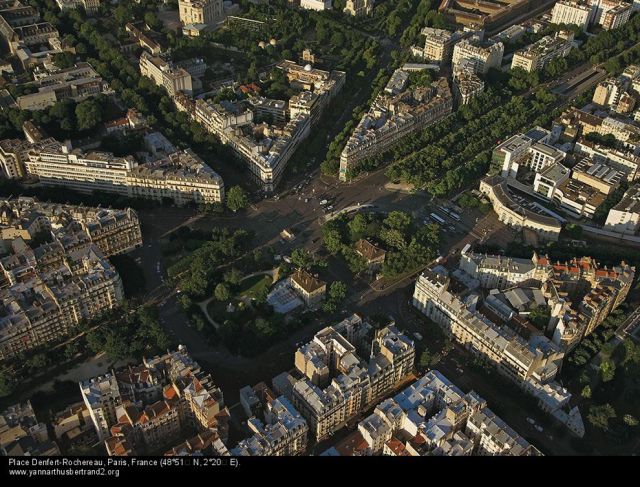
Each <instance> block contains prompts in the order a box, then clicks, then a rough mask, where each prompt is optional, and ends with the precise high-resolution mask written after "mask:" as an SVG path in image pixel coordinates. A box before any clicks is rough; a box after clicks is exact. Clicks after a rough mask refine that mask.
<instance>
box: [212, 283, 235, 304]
mask: <svg viewBox="0 0 640 487" xmlns="http://www.w3.org/2000/svg"><path fill="white" fill-rule="evenodd" d="M213 294H214V296H215V298H216V299H217V300H218V301H228V300H229V298H230V297H231V292H230V291H229V288H228V287H227V285H226V284H224V283H222V282H221V283H220V284H218V285H217V286H216V288H215V290H214V292H213Z"/></svg>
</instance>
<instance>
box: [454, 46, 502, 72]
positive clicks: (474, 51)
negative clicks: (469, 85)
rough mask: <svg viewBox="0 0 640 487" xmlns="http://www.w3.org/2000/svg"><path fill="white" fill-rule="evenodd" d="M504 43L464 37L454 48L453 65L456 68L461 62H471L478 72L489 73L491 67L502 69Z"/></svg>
mask: <svg viewBox="0 0 640 487" xmlns="http://www.w3.org/2000/svg"><path fill="white" fill-rule="evenodd" d="M503 55H504V44H503V43H502V42H496V43H494V44H482V43H480V42H479V41H478V40H475V39H464V40H462V41H460V42H458V43H457V44H456V45H455V47H454V48H453V58H452V61H451V63H452V65H453V68H454V69H455V68H456V66H458V65H459V64H462V63H463V62H464V63H470V64H471V65H472V67H473V72H474V73H476V74H487V72H488V71H489V69H491V68H495V69H500V66H501V65H502V56H503Z"/></svg>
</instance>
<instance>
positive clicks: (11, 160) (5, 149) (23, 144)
mask: <svg viewBox="0 0 640 487" xmlns="http://www.w3.org/2000/svg"><path fill="white" fill-rule="evenodd" d="M57 144H58V142H57V141H56V140H55V139H52V138H46V139H43V140H41V141H38V142H35V143H30V142H28V141H25V140H21V139H4V140H0V169H1V170H2V175H3V176H4V177H5V178H7V179H20V178H24V177H26V176H27V169H26V164H25V161H27V160H28V158H29V151H30V150H31V149H33V148H35V149H44V148H48V147H50V146H53V147H55V146H56V145H57Z"/></svg>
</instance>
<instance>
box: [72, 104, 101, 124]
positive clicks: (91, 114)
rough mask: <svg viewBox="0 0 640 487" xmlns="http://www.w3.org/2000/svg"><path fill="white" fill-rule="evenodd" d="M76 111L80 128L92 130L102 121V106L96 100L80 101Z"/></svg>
mask: <svg viewBox="0 0 640 487" xmlns="http://www.w3.org/2000/svg"><path fill="white" fill-rule="evenodd" d="M75 113H76V122H77V124H78V129H79V130H91V129H93V128H94V127H96V126H97V125H98V124H99V123H100V122H102V108H101V107H100V105H99V104H98V103H96V102H95V101H94V100H86V101H83V102H81V103H79V104H78V106H76V112H75Z"/></svg>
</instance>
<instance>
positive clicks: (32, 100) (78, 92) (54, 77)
mask: <svg viewBox="0 0 640 487" xmlns="http://www.w3.org/2000/svg"><path fill="white" fill-rule="evenodd" d="M29 85H31V86H33V87H35V88H36V89H37V91H36V92H35V93H31V94H29V95H22V96H19V97H18V98H17V99H16V102H17V104H18V107H20V109H21V110H44V109H45V108H48V107H50V106H51V105H54V104H55V103H56V102H58V101H60V100H66V99H71V100H74V101H76V102H80V101H82V100H86V99H87V98H91V97H93V96H96V95H99V94H101V93H111V89H110V88H109V85H108V83H107V82H106V81H104V80H103V79H102V77H101V76H100V75H99V74H98V73H97V72H96V71H95V69H93V67H92V66H91V65H90V64H89V63H78V64H76V65H75V66H74V67H72V68H67V69H61V70H58V71H54V72H53V73H51V74H49V75H47V76H44V77H42V78H39V79H38V80H37V81H34V82H33V83H29Z"/></svg>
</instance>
